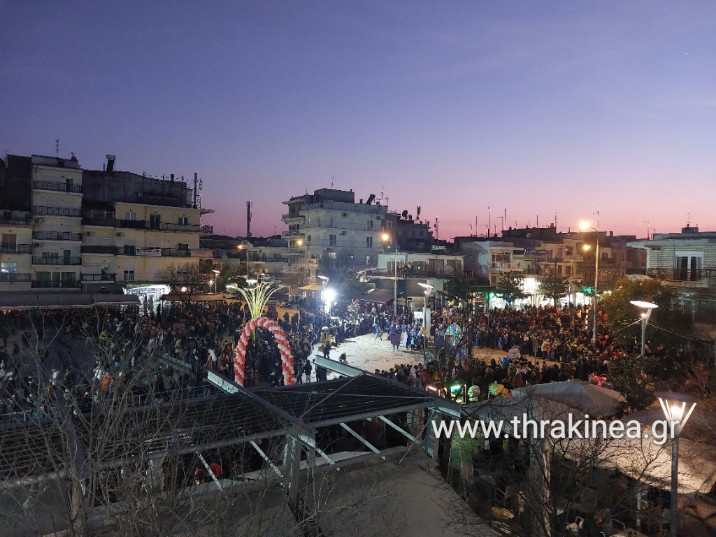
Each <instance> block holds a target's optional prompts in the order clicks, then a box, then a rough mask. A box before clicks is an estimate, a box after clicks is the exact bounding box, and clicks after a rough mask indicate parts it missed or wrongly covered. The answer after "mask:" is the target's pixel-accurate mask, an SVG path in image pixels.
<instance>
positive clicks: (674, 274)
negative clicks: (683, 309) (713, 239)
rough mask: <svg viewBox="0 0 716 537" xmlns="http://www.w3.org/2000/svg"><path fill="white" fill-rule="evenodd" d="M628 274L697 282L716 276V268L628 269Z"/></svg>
mask: <svg viewBox="0 0 716 537" xmlns="http://www.w3.org/2000/svg"><path fill="white" fill-rule="evenodd" d="M627 274H644V275H646V276H651V277H652V278H657V279H659V280H673V281H682V282H689V281H691V282H695V281H700V280H706V279H710V278H716V268H702V269H695V270H680V269H678V268H673V269H666V268H658V269H628V270H627Z"/></svg>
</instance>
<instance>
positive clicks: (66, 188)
mask: <svg viewBox="0 0 716 537" xmlns="http://www.w3.org/2000/svg"><path fill="white" fill-rule="evenodd" d="M32 188H34V189H35V190H51V191H52V192H67V193H70V194H82V185H74V184H67V183H60V182H54V181H33V182H32Z"/></svg>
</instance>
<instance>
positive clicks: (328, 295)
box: [321, 287, 336, 316]
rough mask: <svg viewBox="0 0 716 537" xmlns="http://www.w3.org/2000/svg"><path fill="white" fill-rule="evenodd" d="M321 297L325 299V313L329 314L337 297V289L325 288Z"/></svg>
mask: <svg viewBox="0 0 716 537" xmlns="http://www.w3.org/2000/svg"><path fill="white" fill-rule="evenodd" d="M321 299H322V300H323V304H324V310H325V314H326V316H328V315H329V314H330V313H331V306H332V305H333V302H334V300H335V299H336V292H335V290H333V289H331V288H330V287H327V288H325V289H324V290H323V292H322V293H321Z"/></svg>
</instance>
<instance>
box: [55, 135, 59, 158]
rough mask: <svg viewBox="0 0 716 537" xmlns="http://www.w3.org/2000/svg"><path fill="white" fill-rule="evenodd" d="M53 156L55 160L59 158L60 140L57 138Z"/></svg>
mask: <svg viewBox="0 0 716 537" xmlns="http://www.w3.org/2000/svg"><path fill="white" fill-rule="evenodd" d="M55 156H56V157H57V158H60V139H59V138H57V139H56V140H55Z"/></svg>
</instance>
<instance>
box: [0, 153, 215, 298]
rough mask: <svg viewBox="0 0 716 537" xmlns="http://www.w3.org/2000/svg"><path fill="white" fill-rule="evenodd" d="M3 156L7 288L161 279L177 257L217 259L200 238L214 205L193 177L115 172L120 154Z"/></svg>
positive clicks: (1, 215)
mask: <svg viewBox="0 0 716 537" xmlns="http://www.w3.org/2000/svg"><path fill="white" fill-rule="evenodd" d="M108 158H109V157H108ZM0 162H2V165H0V193H2V194H3V196H2V197H0V226H2V227H0V229H1V230H2V243H1V244H2V246H1V247H0V289H2V290H11V291H23V290H27V289H38V290H39V289H53V290H58V291H68V290H75V291H77V292H79V290H80V289H81V288H82V290H83V291H84V292H85V293H94V292H111V291H112V289H113V286H112V284H113V283H115V282H123V284H124V285H133V284H134V283H139V282H143V283H146V282H159V281H160V280H161V279H162V272H163V271H164V270H165V269H167V268H169V267H170V266H172V265H173V266H174V267H176V268H177V270H178V271H179V272H181V271H182V270H187V268H186V267H189V266H190V265H198V264H199V263H200V262H201V261H206V262H208V264H209V265H210V264H211V252H210V251H208V250H202V249H200V247H199V232H200V217H201V214H202V213H205V212H208V211H206V210H203V209H201V208H199V207H197V203H196V202H197V196H196V195H195V193H194V191H193V190H192V189H190V188H189V187H188V186H187V184H186V183H185V182H184V181H180V180H174V177H173V176H171V177H170V179H169V180H161V179H156V178H151V177H146V176H143V175H137V174H133V173H129V172H116V171H114V157H111V158H110V159H109V161H108V163H107V167H106V169H105V170H102V171H87V170H82V169H81V168H80V166H79V163H78V161H77V159H76V158H75V157H74V155H73V156H72V158H70V159H62V158H57V157H46V156H38V155H33V156H32V157H20V156H14V155H9V156H8V159H7V164H6V163H5V162H4V161H0ZM9 286H13V287H12V288H11V289H9ZM121 288H122V286H121V285H117V286H114V290H115V291H118V292H121ZM16 298H17V297H16Z"/></svg>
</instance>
